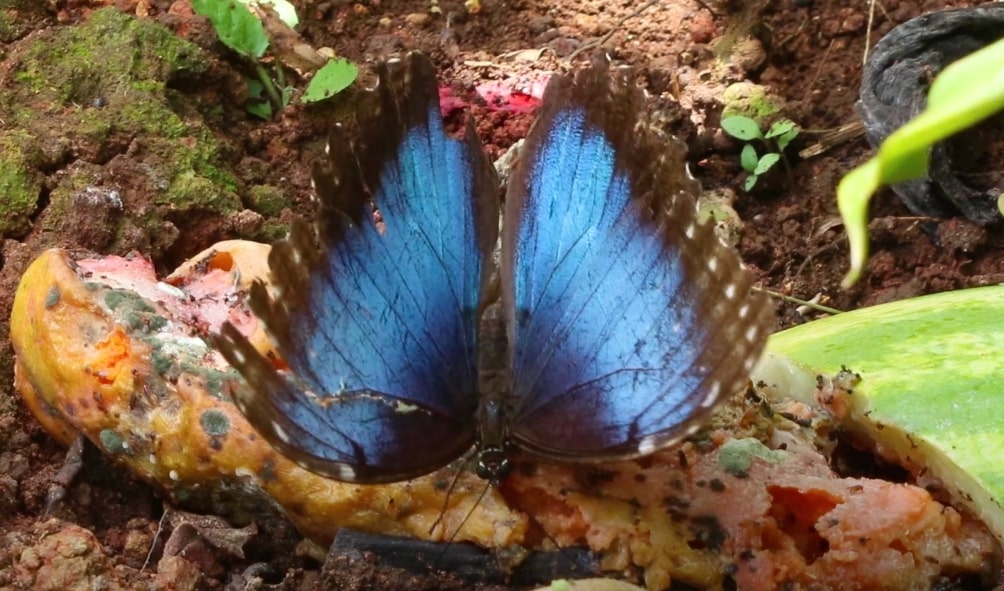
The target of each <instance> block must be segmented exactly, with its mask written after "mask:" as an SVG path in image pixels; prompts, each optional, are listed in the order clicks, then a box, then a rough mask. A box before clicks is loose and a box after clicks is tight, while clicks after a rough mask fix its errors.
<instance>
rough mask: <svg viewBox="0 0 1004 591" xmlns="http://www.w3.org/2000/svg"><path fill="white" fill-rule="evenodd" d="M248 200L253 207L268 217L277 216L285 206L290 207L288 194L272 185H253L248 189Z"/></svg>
mask: <svg viewBox="0 0 1004 591" xmlns="http://www.w3.org/2000/svg"><path fill="white" fill-rule="evenodd" d="M248 201H249V205H250V207H251V209H253V210H254V211H257V212H258V213H260V214H262V215H263V216H266V217H277V216H278V215H279V214H280V213H282V210H283V209H284V208H286V207H289V198H288V197H286V194H285V193H283V192H282V190H281V189H279V188H278V187H273V186H271V185H256V186H254V187H251V189H250V190H248Z"/></svg>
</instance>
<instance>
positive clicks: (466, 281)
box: [220, 55, 498, 482]
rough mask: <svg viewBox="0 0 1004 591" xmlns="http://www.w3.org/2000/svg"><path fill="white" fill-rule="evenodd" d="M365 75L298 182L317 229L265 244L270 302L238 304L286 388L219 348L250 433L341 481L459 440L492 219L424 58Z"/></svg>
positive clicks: (364, 477) (430, 462) (478, 166)
mask: <svg viewBox="0 0 1004 591" xmlns="http://www.w3.org/2000/svg"><path fill="white" fill-rule="evenodd" d="M379 78H380V80H379V83H378V85H377V87H376V89H374V90H373V91H369V93H368V94H367V95H366V96H364V97H363V98H362V99H361V101H360V105H361V106H360V108H359V116H358V119H359V135H358V138H359V139H358V140H357V141H356V142H354V143H353V142H352V141H350V140H349V139H348V137H347V136H346V135H345V134H344V133H343V132H342V131H341V130H340V129H336V130H335V131H334V132H333V133H332V137H331V140H330V141H329V150H330V158H329V159H328V161H326V162H324V163H322V164H321V165H320V166H318V167H317V168H316V170H315V172H314V179H315V189H316V191H317V194H318V198H319V199H320V204H321V211H320V219H319V222H318V224H317V226H316V227H311V226H307V225H306V224H298V225H295V226H294V228H293V230H292V232H291V236H290V238H289V240H287V241H286V242H282V243H280V244H278V245H276V247H275V248H274V249H273V254H272V256H271V257H270V260H269V265H270V268H271V271H272V276H273V277H272V278H273V287H274V290H275V293H274V296H271V297H270V296H269V295H268V294H267V293H266V291H265V289H264V288H262V287H260V286H259V287H257V288H256V289H255V290H254V293H253V295H252V307H253V309H254V311H255V313H256V314H257V315H258V316H259V317H260V318H261V319H262V320H263V321H264V323H265V324H266V327H267V328H268V330H269V333H270V334H271V335H272V336H273V337H274V338H275V340H276V341H277V344H278V346H279V349H280V351H281V352H282V354H283V356H284V358H285V361H286V362H287V363H288V365H289V369H290V374H291V376H290V377H287V376H286V375H280V374H279V373H277V372H276V371H275V370H274V369H273V368H272V367H271V365H270V364H269V363H268V361H267V360H265V359H264V358H262V357H261V356H260V355H259V354H257V353H255V352H254V350H253V349H252V348H251V347H250V345H248V344H247V342H246V340H244V339H243V337H240V335H238V334H237V332H236V330H234V329H233V328H227V329H226V330H224V332H223V335H222V337H221V339H220V345H221V349H222V350H223V352H224V355H226V356H227V358H228V360H229V361H230V362H231V363H232V364H234V365H235V367H237V369H238V370H240V371H241V373H243V374H244V376H245V377H246V378H248V381H249V382H250V386H251V387H250V388H249V389H248V390H246V391H244V390H242V391H239V392H238V393H237V394H236V395H235V398H236V402H237V404H238V405H239V406H240V407H241V409H242V410H243V411H244V413H245V414H246V415H247V416H248V418H249V419H250V420H251V422H252V423H253V424H254V426H255V427H256V428H257V429H258V430H259V431H260V432H262V433H263V434H264V435H265V436H266V437H267V438H268V439H269V440H270V441H271V442H272V443H273V444H274V445H276V446H278V447H279V448H280V449H282V451H283V452H284V453H285V454H286V455H287V456H289V457H290V458H292V459H294V460H296V461H297V462H299V463H301V464H302V465H304V466H306V467H307V468H309V469H311V470H314V471H316V472H320V473H322V474H327V475H330V476H332V477H334V478H338V479H340V480H346V481H355V482H382V481H393V480H403V479H406V478H409V477H413V476H417V475H420V474H423V473H426V472H430V471H432V470H434V469H436V468H438V467H441V466H442V465H444V464H446V463H447V462H449V461H451V460H453V459H455V458H456V457H458V456H459V455H461V454H462V453H463V452H464V451H465V450H466V449H468V448H469V447H470V446H471V445H472V444H473V442H474V429H475V427H474V424H473V421H472V420H471V416H472V415H473V413H474V408H475V404H476V392H475V390H476V380H477V372H476V367H475V358H476V356H475V338H476V334H475V333H476V326H477V311H478V304H479V296H480V293H481V291H482V283H483V281H484V275H485V266H486V261H487V260H488V258H489V257H490V249H491V246H492V245H493V244H494V243H495V239H496V232H497V220H498V204H497V201H496V199H497V197H496V185H495V181H494V177H493V173H492V171H491V168H490V165H489V164H488V163H487V162H486V159H485V157H484V153H483V151H482V149H481V147H480V144H479V143H478V142H477V140H476V138H475V137H474V136H473V133H472V132H471V131H470V130H468V135H467V137H466V138H465V139H464V140H463V141H461V140H455V139H451V138H448V137H447V136H446V135H445V133H444V131H443V127H442V121H441V116H440V113H439V103H438V91H437V86H436V78H435V72H434V70H433V68H432V65H431V64H430V63H429V62H428V60H427V59H425V58H422V57H421V56H418V55H411V56H409V57H407V58H405V59H404V60H400V61H394V62H389V63H388V64H386V65H384V66H383V67H382V68H381V69H380V70H379ZM292 376H295V377H292ZM418 443H421V447H420V449H416V445H417V444H418Z"/></svg>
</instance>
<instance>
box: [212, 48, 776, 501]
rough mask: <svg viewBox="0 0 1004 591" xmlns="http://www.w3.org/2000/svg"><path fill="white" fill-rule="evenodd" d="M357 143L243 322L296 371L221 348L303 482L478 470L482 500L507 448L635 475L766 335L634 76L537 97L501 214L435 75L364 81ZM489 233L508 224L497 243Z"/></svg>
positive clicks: (396, 69)
mask: <svg viewBox="0 0 1004 591" xmlns="http://www.w3.org/2000/svg"><path fill="white" fill-rule="evenodd" d="M377 74H378V78H379V81H378V83H377V85H376V86H375V87H374V88H373V89H371V90H367V91H364V92H363V93H361V94H362V96H361V97H360V99H359V102H358V107H357V113H356V120H357V122H358V130H357V132H356V133H354V134H353V133H350V132H349V131H347V130H346V129H345V128H344V127H341V126H335V127H334V128H333V130H332V131H331V134H330V137H329V141H328V155H327V158H324V159H322V160H323V161H322V162H320V163H318V164H317V165H316V166H315V169H314V171H313V180H314V186H315V191H316V194H317V197H318V200H319V213H318V221H317V222H316V223H315V224H307V223H305V222H302V221H301V222H296V223H294V225H293V227H292V228H291V231H290V235H289V237H288V238H287V239H286V240H284V241H280V242H279V243H277V244H276V245H275V246H274V247H273V249H272V251H271V254H270V256H269V267H270V273H271V279H272V288H271V290H272V292H271V294H270V292H269V289H267V288H266V287H265V286H264V285H262V284H260V283H258V284H255V285H254V286H253V287H252V289H251V292H250V305H251V308H252V310H253V311H254V313H255V314H256V315H257V316H258V317H259V318H260V319H261V320H262V321H263V322H264V324H265V326H266V329H267V330H268V332H269V333H270V334H271V336H272V337H273V339H274V340H275V342H276V344H277V346H278V348H279V351H280V352H281V354H282V357H283V358H284V360H285V362H286V363H287V364H288V367H289V371H278V370H277V369H276V368H275V367H274V365H273V364H272V363H271V362H270V361H269V360H268V359H266V358H265V357H264V356H262V355H261V354H260V353H258V352H257V351H256V350H255V349H254V348H253V347H252V346H251V345H250V344H249V342H248V341H247V339H246V338H244V337H243V336H242V335H241V334H240V333H239V332H238V331H237V329H236V328H234V327H233V326H231V325H229V324H227V325H225V326H224V327H223V329H222V331H221V333H220V335H219V337H218V338H217V343H218V346H219V348H220V350H221V352H222V353H223V355H224V356H225V357H226V359H227V360H228V361H229V362H230V363H231V365H232V366H233V367H235V368H236V369H237V370H238V371H239V372H240V373H241V374H242V375H243V376H244V378H245V379H246V381H247V382H248V383H249V384H250V387H249V388H245V389H239V390H238V391H237V392H235V394H234V396H235V403H236V404H237V406H238V407H239V408H240V409H241V411H242V412H243V413H244V414H245V415H246V416H247V418H248V419H249V421H250V422H251V423H252V425H253V426H254V427H255V428H256V429H257V430H258V431H259V432H260V433H262V434H263V435H264V436H265V437H266V438H267V439H268V440H269V442H270V443H272V445H273V446H274V447H276V448H277V449H278V450H279V451H280V452H282V453H283V454H284V455H286V456H287V457H289V458H290V459H292V460H294V461H296V462H297V463H298V464H300V465H301V466H303V467H305V468H307V469H309V470H311V471H313V472H316V473H318V474H321V475H324V476H327V477H331V478H334V479H337V480H340V481H345V482H356V483H382V482H393V481H400V480H406V479H410V478H413V477H416V476H420V475H423V474H426V473H429V472H432V471H433V470H436V469H438V468H441V467H443V466H445V465H446V464H448V463H450V462H452V461H454V460H456V459H458V458H460V457H461V456H464V454H465V453H467V452H468V451H469V450H471V449H472V448H474V449H476V450H477V451H476V466H477V472H478V473H479V474H480V475H481V476H483V477H484V478H487V479H488V480H489V481H492V482H495V483H497V482H498V481H500V480H501V479H502V478H504V476H505V475H506V473H507V472H508V470H509V469H510V463H509V459H508V457H509V454H510V452H511V450H512V449H513V448H518V449H520V450H522V451H525V452H529V453H530V454H533V455H536V456H540V457H543V458H549V459H553V460H557V461H568V462H598V461H606V460H614V459H624V458H631V457H638V456H643V455H647V454H651V453H653V452H655V451H657V450H659V449H662V448H665V447H667V446H669V445H671V444H673V443H675V442H677V441H679V440H680V439H681V438H682V437H685V436H687V435H688V434H691V433H693V432H694V431H695V430H696V429H697V428H698V427H699V426H700V425H701V423H702V420H703V419H705V418H706V417H707V415H708V414H709V413H710V412H711V410H712V409H713V408H714V407H715V405H717V404H718V403H719V402H720V401H722V400H724V399H726V398H728V397H729V396H730V395H732V394H733V393H735V392H736V391H737V390H739V389H740V388H741V387H742V385H743V383H744V382H746V381H747V380H748V375H749V372H750V370H751V369H752V367H753V364H754V363H755V361H756V359H757V358H758V356H759V354H760V352H761V350H762V348H763V346H764V342H765V340H766V337H767V334H768V332H769V329H770V328H771V327H772V323H773V311H772V309H771V306H770V304H769V301H768V300H767V298H766V296H764V295H763V294H761V293H759V292H753V291H751V286H752V282H753V278H752V276H751V275H750V273H749V272H748V271H747V270H746V269H745V268H744V267H743V266H742V265H741V263H740V260H739V257H738V255H737V254H736V253H735V252H734V251H733V250H731V249H730V248H729V247H726V246H725V245H724V244H723V243H722V242H721V241H720V240H719V239H718V238H717V237H716V235H715V233H714V229H713V227H712V226H711V225H709V224H700V223H698V220H697V210H696V206H695V202H694V199H693V195H694V194H695V193H696V192H697V189H698V184H697V182H696V181H695V180H694V179H693V177H691V176H690V174H689V172H688V171H687V169H686V164H685V159H684V151H683V150H684V148H683V147H682V144H681V143H680V142H679V141H677V140H675V139H672V138H669V137H666V136H664V135H663V134H661V133H659V132H657V131H656V130H655V129H654V128H653V127H652V126H650V125H648V124H647V121H646V119H645V117H643V116H642V109H643V107H644V95H643V93H642V91H641V90H640V89H639V88H638V87H637V86H635V85H634V83H633V82H632V81H631V80H630V79H629V77H628V76H627V74H626V73H624V72H620V71H616V72H611V71H610V68H609V66H607V65H605V64H603V63H595V64H593V65H592V66H591V67H589V68H586V69H584V70H582V71H580V72H578V74H576V75H575V76H574V77H573V76H562V75H556V76H554V77H553V78H552V79H551V81H550V82H549V84H548V86H547V88H546V90H545V93H544V97H543V99H542V104H541V107H540V110H539V113H538V115H537V118H536V120H535V123H534V124H533V126H532V128H531V130H530V132H529V135H528V137H527V139H526V142H525V145H524V147H523V148H522V152H521V153H520V156H519V162H518V163H517V165H516V166H515V168H514V170H513V171H512V173H511V176H510V178H509V183H508V189H507V191H506V193H505V199H504V204H505V205H504V212H503V211H502V206H500V200H499V193H500V191H499V188H498V183H497V180H496V175H495V173H494V170H493V168H492V166H491V164H490V163H489V161H488V158H487V156H486V154H485V151H484V149H483V148H482V146H481V144H480V142H479V140H478V138H477V136H476V134H475V133H474V131H473V127H472V126H471V125H470V124H469V123H468V125H467V127H466V131H465V133H464V134H463V135H462V137H459V138H453V137H449V136H448V135H447V134H446V133H445V131H444V126H443V122H442V118H441V116H440V107H439V94H438V90H437V83H436V72H435V68H434V67H433V65H432V64H431V62H430V61H429V60H428V58H426V57H424V56H422V55H421V54H418V53H413V54H409V55H408V56H406V57H404V58H401V59H396V60H391V61H389V62H387V63H384V64H382V65H380V66H378V68H377ZM500 213H503V214H504V215H502V217H501V220H502V224H501V229H500Z"/></svg>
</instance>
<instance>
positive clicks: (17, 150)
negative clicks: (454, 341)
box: [0, 131, 43, 238]
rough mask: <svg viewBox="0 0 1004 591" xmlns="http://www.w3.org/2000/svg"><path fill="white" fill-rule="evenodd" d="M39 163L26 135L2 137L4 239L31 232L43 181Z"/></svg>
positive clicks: (0, 227)
mask: <svg viewBox="0 0 1004 591" xmlns="http://www.w3.org/2000/svg"><path fill="white" fill-rule="evenodd" d="M38 160H39V154H38V150H37V149H34V148H33V147H32V146H31V143H30V141H29V139H28V138H26V137H25V134H24V133H23V132H16V131H15V132H11V133H4V134H0V238H20V237H21V236H23V235H24V234H26V233H27V232H28V230H29V229H30V228H31V216H32V214H34V213H35V208H36V207H37V206H38V197H39V194H40V193H41V190H42V181H43V177H42V174H41V173H39V172H38V171H37V170H36V165H37V162H38Z"/></svg>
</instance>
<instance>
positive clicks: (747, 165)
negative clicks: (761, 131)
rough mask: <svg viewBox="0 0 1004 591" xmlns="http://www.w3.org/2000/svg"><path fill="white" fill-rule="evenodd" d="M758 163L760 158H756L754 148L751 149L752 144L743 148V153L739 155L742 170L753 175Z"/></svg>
mask: <svg viewBox="0 0 1004 591" xmlns="http://www.w3.org/2000/svg"><path fill="white" fill-rule="evenodd" d="M759 161H760V157H759V156H757V153H756V148H754V147H753V144H746V145H745V146H743V151H742V152H740V153H739V164H740V165H741V166H742V167H743V170H745V171H746V172H748V173H750V174H753V171H754V170H756V165H757V162H759Z"/></svg>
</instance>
